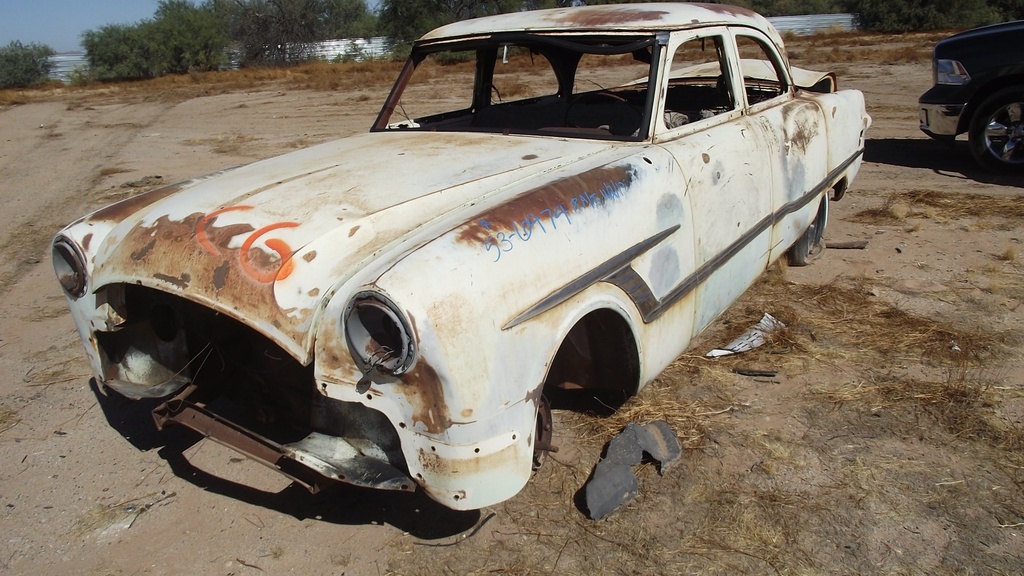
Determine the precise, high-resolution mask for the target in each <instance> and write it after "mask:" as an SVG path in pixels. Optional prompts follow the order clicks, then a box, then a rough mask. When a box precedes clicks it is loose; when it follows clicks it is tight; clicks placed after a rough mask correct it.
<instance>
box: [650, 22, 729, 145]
mask: <svg viewBox="0 0 1024 576" xmlns="http://www.w3.org/2000/svg"><path fill="white" fill-rule="evenodd" d="M668 76H669V80H668V90H667V92H666V94H665V114H664V121H665V126H666V127H667V128H669V129H672V128H678V127H680V126H683V125H686V124H689V123H692V122H696V121H698V120H703V119H705V118H711V117H713V116H716V115H718V114H722V113H723V112H728V111H730V110H734V109H735V108H736V106H737V101H736V98H735V97H734V92H733V90H732V86H731V82H730V80H729V70H728V66H727V65H726V60H725V52H724V44H723V40H722V37H721V36H706V37H702V38H694V39H692V40H688V41H686V42H683V43H682V44H680V45H679V47H678V48H676V51H675V53H674V54H673V55H672V61H671V63H670V64H669V69H668Z"/></svg>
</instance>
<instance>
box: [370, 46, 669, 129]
mask: <svg viewBox="0 0 1024 576" xmlns="http://www.w3.org/2000/svg"><path fill="white" fill-rule="evenodd" d="M666 39H667V35H666V34H664V33H659V32H654V31H651V32H621V33H615V32H604V33H594V32H588V33H578V32H575V33H574V32H565V31H563V32H557V33H555V32H546V33H528V32H503V33H495V34H490V35H487V36H479V37H472V38H456V39H451V38H448V39H444V40H432V41H430V42H427V43H422V44H416V45H414V47H413V49H412V52H411V54H410V55H409V58H408V59H407V60H406V63H405V66H404V67H403V68H402V71H401V72H400V73H399V76H398V78H397V80H396V82H395V84H394V86H393V88H392V90H391V92H390V94H389V95H388V97H387V99H386V100H385V101H384V104H383V106H382V107H381V111H380V113H379V114H378V116H377V119H376V121H375V122H374V124H373V126H372V127H371V132H378V131H385V132H392V131H405V130H409V131H445V132H477V133H479V132H485V133H498V134H533V135H538V134H542V135H546V136H559V137H570V138H589V139H599V140H618V141H630V142H644V141H648V140H649V139H650V137H651V132H652V129H653V127H652V124H653V123H652V117H653V111H654V109H655V105H656V98H657V94H658V90H656V89H651V88H654V87H656V81H657V78H658V77H659V76H658V72H659V67H660V66H661V60H662V59H663V56H664V54H663V52H664V49H665V45H666V44H667V42H666ZM506 46H519V47H523V48H526V49H528V50H530V51H531V53H534V54H539V55H541V56H543V57H544V58H545V59H547V61H548V64H549V65H550V66H551V68H552V70H553V72H554V75H555V77H556V78H557V83H558V91H557V94H556V95H555V96H557V98H559V99H561V106H563V107H568V106H569V105H571V102H572V100H573V99H574V98H577V97H578V96H579V95H580V94H588V93H590V94H592V93H595V92H606V93H607V92H611V93H614V91H615V90H630V91H631V92H634V93H640V91H641V90H643V91H644V92H645V94H643V95H642V98H643V99H642V101H637V103H636V104H635V108H637V109H638V110H637V112H639V114H640V122H639V127H638V128H637V130H636V132H634V133H631V134H621V133H620V134H612V133H610V132H608V131H605V132H604V133H601V131H599V130H596V129H593V128H578V127H569V126H554V127H544V128H543V129H538V128H535V127H515V126H513V127H495V126H482V127H481V126H469V125H459V126H455V127H449V126H445V125H441V123H442V122H444V121H447V120H451V119H453V118H459V117H464V116H470V115H473V116H475V115H477V114H479V112H480V111H481V110H483V109H485V108H488V107H492V106H500V105H501V104H496V103H493V102H491V101H490V95H491V85H492V83H493V78H494V70H495V63H496V62H498V61H500V60H501V56H502V50H503V48H504V47H506ZM445 51H459V52H463V51H465V52H475V56H474V57H473V58H474V61H475V66H476V68H475V78H474V86H473V96H472V103H471V104H470V107H469V108H463V109H460V110H451V111H449V112H445V113H441V114H435V115H432V116H424V117H422V118H406V120H405V121H402V120H396V117H398V118H401V117H402V115H403V110H402V106H401V99H402V96H403V94H404V93H405V90H406V88H408V87H409V85H410V81H411V80H412V79H413V77H414V74H415V72H416V70H417V68H418V67H419V66H420V65H421V64H423V63H424V62H425V61H426V60H427V58H428V57H430V56H431V55H434V54H437V53H439V52H445ZM626 54H631V55H632V57H633V59H634V61H637V62H639V63H646V64H647V65H648V66H647V75H646V82H644V78H643V77H640V78H637V79H636V80H635V81H633V82H629V83H626V84H620V85H618V86H613V87H611V88H609V89H607V90H605V89H601V90H595V91H592V92H587V93H584V92H580V93H578V94H573V84H574V81H575V79H576V77H577V73H578V69H577V67H578V65H579V63H580V60H581V58H583V57H584V56H585V55H597V56H615V55H626ZM528 100H529V99H526V100H523V101H514V102H516V103H522V102H527V101H528ZM641 107H642V109H640V108H641ZM419 120H428V122H427V125H426V126H422V125H420V124H419V122H418V121H419ZM602 128H605V127H604V126H602Z"/></svg>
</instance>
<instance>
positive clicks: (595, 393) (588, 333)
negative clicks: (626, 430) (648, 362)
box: [544, 308, 640, 412]
mask: <svg viewBox="0 0 1024 576" xmlns="http://www.w3.org/2000/svg"><path fill="white" fill-rule="evenodd" d="M639 382H640V354H639V350H638V349H637V345H636V340H635V339H634V337H633V331H632V330H630V327H629V323H628V322H627V321H626V319H625V318H624V317H623V316H622V315H621V314H620V313H619V312H617V311H615V310H611V309H607V308H603V309H599V310H595V311H593V312H590V313H588V314H587V315H586V316H584V317H583V318H581V319H580V320H579V322H577V323H576V324H575V325H574V326H573V327H572V329H571V330H569V332H568V334H566V336H565V338H564V339H563V340H562V343H561V345H559V347H558V352H556V353H555V356H554V359H553V360H552V362H551V367H550V368H549V369H548V374H547V377H546V378H545V380H544V394H545V395H547V396H548V398H549V399H550V400H551V403H552V406H553V407H555V408H559V407H562V408H570V409H572V408H576V409H580V410H590V409H593V410H596V411H598V412H611V411H613V410H614V409H615V408H617V407H619V406H621V405H622V404H623V403H624V402H625V401H626V400H627V399H628V398H629V397H630V396H632V395H633V394H635V393H636V391H637V388H638V386H639ZM595 401H596V403H595V405H594V406H590V404H591V402H595ZM602 406H603V409H602Z"/></svg>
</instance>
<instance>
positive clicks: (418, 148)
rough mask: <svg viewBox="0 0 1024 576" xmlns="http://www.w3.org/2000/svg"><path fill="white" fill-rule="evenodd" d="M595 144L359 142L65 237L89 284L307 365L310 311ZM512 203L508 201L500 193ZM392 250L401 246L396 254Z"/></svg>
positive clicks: (199, 189)
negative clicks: (180, 299)
mask: <svg viewBox="0 0 1024 576" xmlns="http://www.w3.org/2000/svg"><path fill="white" fill-rule="evenodd" d="M609 147H610V145H609V144H608V143H602V142H595V141H583V140H560V139H553V138H537V137H525V136H523V137H520V136H503V135H493V134H453V133H413V132H403V133H397V132H383V133H371V134H364V135H359V136H354V137H351V138H346V139H343V140H338V141H335V142H330V143H327V144H322V145H319V146H315V147H312V148H308V149H305V150H301V151H297V152H294V153H291V154H287V155H284V156H280V157H276V158H272V159H269V160H263V161H260V162H256V163H253V164H249V165H246V166H242V167H239V168H234V169H231V170H227V171H224V172H220V173H216V174H212V175H210V176H207V177H203V178H199V179H196V180H193V181H190V182H185V183H182V184H178V185H174V186H170V187H167V188H164V189H160V190H155V191H153V192H150V193H148V194H146V195H142V196H138V197H136V198H132V199H129V200H127V201H125V202H123V203H120V204H115V205H113V206H110V207H108V208H105V209H102V210H100V211H98V212H96V213H94V214H92V215H91V216H89V217H87V218H86V219H85V222H84V224H83V227H85V228H86V229H88V227H92V228H91V229H92V230H95V231H96V236H97V237H98V236H101V235H102V239H101V240H99V241H98V242H92V244H94V245H93V246H92V247H91V249H90V237H91V236H92V234H88V235H84V236H83V234H81V233H79V234H78V235H77V236H78V237H79V238H82V242H81V243H82V245H83V247H84V248H85V250H86V251H87V253H88V254H90V256H89V258H90V260H91V262H92V272H91V274H92V280H91V285H92V286H94V287H99V286H104V285H107V284H111V283H122V282H123V283H133V284H140V285H145V286H150V287H153V288H157V289H160V290H163V291H168V292H175V293H179V294H180V295H182V296H184V297H186V298H188V299H190V300H194V301H198V302H201V303H204V304H205V305H208V306H210V307H212V308H214V309H217V310H219V311H221V312H223V313H226V314H229V315H231V316H233V317H235V318H236V319H238V320H240V321H242V322H243V323H246V324H248V325H250V326H252V327H254V328H256V329H258V330H260V331H261V332H263V333H264V334H266V335H267V336H269V337H270V338H272V339H273V340H275V341H276V342H277V343H278V344H280V345H281V346H282V347H284V348H285V349H286V350H288V351H289V352H290V353H292V354H293V355H294V356H296V358H298V359H300V360H303V361H305V360H308V358H309V354H310V348H311V344H312V333H311V330H310V328H311V327H312V323H313V322H314V321H315V317H316V314H317V312H318V311H319V309H320V303H321V302H322V301H323V300H325V299H326V298H328V297H329V296H330V294H331V292H332V290H334V289H335V288H336V287H337V286H338V285H339V284H340V283H342V282H344V281H345V280H347V279H349V278H351V277H352V276H353V275H354V274H356V273H357V272H358V271H359V270H361V269H363V268H364V267H365V266H367V265H368V264H369V263H371V262H372V261H374V260H375V259H376V258H378V257H379V256H380V255H381V254H382V253H384V252H385V251H387V250H389V249H400V250H404V249H408V248H409V247H412V246H415V245H416V243H417V242H425V241H427V240H429V239H430V238H431V237H432V236H436V235H437V234H439V233H441V232H443V231H444V229H447V228H450V227H451V226H452V225H454V224H457V223H459V222H461V220H460V217H461V215H462V213H465V217H466V218H469V217H471V215H472V213H473V212H475V210H474V208H473V206H474V205H475V204H477V203H478V202H481V201H483V200H484V199H486V198H489V197H493V195H495V194H501V193H502V191H504V190H523V189H524V187H523V186H517V184H520V183H522V182H523V181H524V180H528V179H531V178H536V177H538V176H540V175H541V174H543V173H545V172H547V171H550V170H553V169H555V168H557V167H559V166H563V165H565V164H566V163H569V162H573V161H576V160H578V159H580V158H582V157H585V156H589V155H593V154H597V153H599V152H601V151H602V150H606V149H608V148H609ZM507 193H510V194H513V193H514V192H507ZM400 245H401V246H400Z"/></svg>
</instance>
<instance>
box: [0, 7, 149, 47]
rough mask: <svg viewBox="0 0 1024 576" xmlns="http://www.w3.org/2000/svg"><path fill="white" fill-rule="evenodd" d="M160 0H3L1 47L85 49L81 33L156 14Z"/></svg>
mask: <svg viewBox="0 0 1024 576" xmlns="http://www.w3.org/2000/svg"><path fill="white" fill-rule="evenodd" d="M157 2H158V0H0V47H3V46H6V45H8V44H10V43H11V42H12V41H14V40H19V41H20V42H21V43H22V44H30V43H32V42H36V43H39V44H47V45H49V46H50V48H53V49H54V50H56V51H57V52H78V51H81V50H82V46H81V39H82V32H85V31H86V30H95V29H97V28H99V27H101V26H103V25H106V24H134V23H136V22H138V21H139V20H148V19H151V18H152V17H153V15H154V14H155V13H156V5H157Z"/></svg>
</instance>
